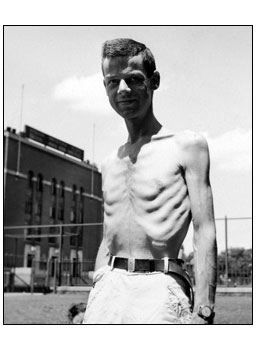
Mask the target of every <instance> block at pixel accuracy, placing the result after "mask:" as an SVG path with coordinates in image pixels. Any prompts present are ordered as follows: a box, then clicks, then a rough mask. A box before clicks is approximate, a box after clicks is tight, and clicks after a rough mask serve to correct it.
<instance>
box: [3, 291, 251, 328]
mask: <svg viewBox="0 0 256 351" xmlns="http://www.w3.org/2000/svg"><path fill="white" fill-rule="evenodd" d="M86 300H87V296H86V294H85V293H83V294H81V293H79V294H78V293H76V294H63V295H59V294H58V295H54V294H49V295H36V294H35V295H30V294H24V295H22V294H19V295H16V294H15V295H12V296H10V295H8V296H5V297H4V324H68V319H67V310H68V308H69V306H70V305H71V304H72V303H78V302H86ZM215 324H252V295H251V294H247V295H240V296H238V295H218V294H217V296H216V318H215Z"/></svg>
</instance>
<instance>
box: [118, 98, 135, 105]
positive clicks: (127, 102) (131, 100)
mask: <svg viewBox="0 0 256 351" xmlns="http://www.w3.org/2000/svg"><path fill="white" fill-rule="evenodd" d="M134 102H135V100H134V99H129V100H119V101H117V103H118V104H121V105H129V104H132V103H134Z"/></svg>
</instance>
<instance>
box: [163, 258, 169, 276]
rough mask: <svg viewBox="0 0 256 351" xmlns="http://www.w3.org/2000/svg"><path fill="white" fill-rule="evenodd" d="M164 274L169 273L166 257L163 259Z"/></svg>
mask: <svg viewBox="0 0 256 351" xmlns="http://www.w3.org/2000/svg"><path fill="white" fill-rule="evenodd" d="M163 260H164V273H165V274H167V273H169V258H168V257H164V258H163Z"/></svg>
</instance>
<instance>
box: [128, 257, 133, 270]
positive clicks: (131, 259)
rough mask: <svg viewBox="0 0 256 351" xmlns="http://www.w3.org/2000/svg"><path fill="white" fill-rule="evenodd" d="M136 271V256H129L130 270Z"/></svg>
mask: <svg viewBox="0 0 256 351" xmlns="http://www.w3.org/2000/svg"><path fill="white" fill-rule="evenodd" d="M134 271H135V258H133V257H129V258H128V272H134Z"/></svg>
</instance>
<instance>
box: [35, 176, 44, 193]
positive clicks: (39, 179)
mask: <svg viewBox="0 0 256 351" xmlns="http://www.w3.org/2000/svg"><path fill="white" fill-rule="evenodd" d="M36 190H37V191H38V192H40V193H42V192H43V176H42V174H40V173H39V174H38V176H37V183H36Z"/></svg>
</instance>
